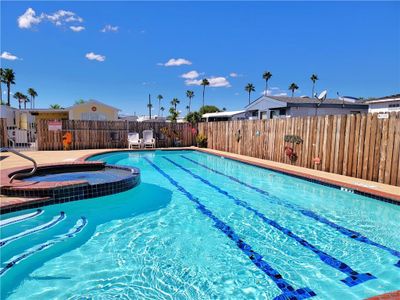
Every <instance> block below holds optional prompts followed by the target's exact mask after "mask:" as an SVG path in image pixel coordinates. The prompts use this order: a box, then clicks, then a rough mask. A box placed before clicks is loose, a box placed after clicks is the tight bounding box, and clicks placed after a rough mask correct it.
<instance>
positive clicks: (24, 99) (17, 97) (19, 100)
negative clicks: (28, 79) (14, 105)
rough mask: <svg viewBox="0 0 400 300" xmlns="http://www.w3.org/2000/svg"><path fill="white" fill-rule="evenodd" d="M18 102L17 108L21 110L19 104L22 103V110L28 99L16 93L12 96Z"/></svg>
mask: <svg viewBox="0 0 400 300" xmlns="http://www.w3.org/2000/svg"><path fill="white" fill-rule="evenodd" d="M13 97H14V98H15V99H17V100H18V108H19V109H21V103H22V102H24V109H26V102H29V100H28V97H27V96H26V95H24V94H22V93H20V92H16V93H15V94H14V96H13Z"/></svg>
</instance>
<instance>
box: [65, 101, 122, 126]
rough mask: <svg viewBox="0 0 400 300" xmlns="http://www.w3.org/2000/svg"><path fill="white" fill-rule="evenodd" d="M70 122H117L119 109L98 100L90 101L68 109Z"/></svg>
mask: <svg viewBox="0 0 400 300" xmlns="http://www.w3.org/2000/svg"><path fill="white" fill-rule="evenodd" d="M66 110H68V113H69V120H95V121H117V120H118V112H119V111H120V110H119V109H118V108H115V107H113V106H110V105H107V104H104V103H102V102H100V101H97V100H89V101H85V102H83V103H80V104H75V105H73V106H71V107H67V108H66Z"/></svg>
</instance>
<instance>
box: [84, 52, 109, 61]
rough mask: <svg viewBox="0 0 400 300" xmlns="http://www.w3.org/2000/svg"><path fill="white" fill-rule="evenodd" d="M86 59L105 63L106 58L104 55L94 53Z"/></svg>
mask: <svg viewBox="0 0 400 300" xmlns="http://www.w3.org/2000/svg"><path fill="white" fill-rule="evenodd" d="M85 57H86V58H87V59H89V60H97V61H105V60H106V57H105V56H104V55H100V54H95V53H93V52H90V53H87V54H86V55H85Z"/></svg>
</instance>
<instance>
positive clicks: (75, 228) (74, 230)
mask: <svg viewBox="0 0 400 300" xmlns="http://www.w3.org/2000/svg"><path fill="white" fill-rule="evenodd" d="M87 223H88V221H87V219H86V218H85V217H81V218H80V219H79V220H78V221H77V222H76V224H75V225H74V226H73V227H72V228H71V229H70V230H69V231H68V232H67V233H65V234H63V235H59V236H57V237H56V238H54V239H52V240H50V241H47V242H45V243H43V244H40V245H39V246H35V247H32V248H30V249H28V250H27V251H25V252H24V253H22V254H20V255H19V256H14V258H12V259H11V260H10V261H9V262H7V263H6V265H5V266H4V267H3V268H1V269H0V276H3V275H4V274H5V273H6V272H7V271H8V270H10V269H11V268H12V267H14V266H15V265H17V264H18V263H20V262H21V261H23V260H24V259H26V258H28V257H30V256H32V255H33V254H35V253H37V252H39V251H42V250H45V249H48V248H50V247H52V246H54V245H55V244H58V243H61V242H63V241H65V240H67V239H69V238H73V237H75V236H76V235H77V234H78V233H79V232H81V231H82V230H83V228H84V227H85V226H86V225H87Z"/></svg>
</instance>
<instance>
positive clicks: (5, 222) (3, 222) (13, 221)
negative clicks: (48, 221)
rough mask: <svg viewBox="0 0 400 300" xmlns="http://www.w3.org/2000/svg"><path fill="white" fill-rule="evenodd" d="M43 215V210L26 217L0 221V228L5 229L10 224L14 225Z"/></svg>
mask: <svg viewBox="0 0 400 300" xmlns="http://www.w3.org/2000/svg"><path fill="white" fill-rule="evenodd" d="M42 213H43V210H41V209H38V210H37V211H35V212H33V213H29V214H26V215H22V216H16V217H13V218H9V219H5V220H1V221H0V227H5V226H8V225H11V224H15V223H19V222H22V221H25V220H29V219H32V218H35V217H37V216H40V215H41V214H42Z"/></svg>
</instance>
